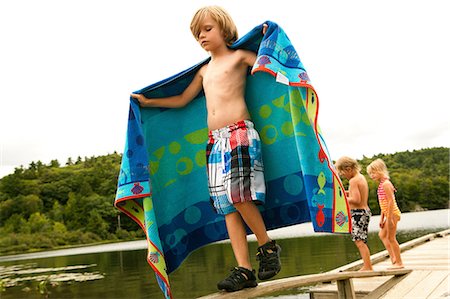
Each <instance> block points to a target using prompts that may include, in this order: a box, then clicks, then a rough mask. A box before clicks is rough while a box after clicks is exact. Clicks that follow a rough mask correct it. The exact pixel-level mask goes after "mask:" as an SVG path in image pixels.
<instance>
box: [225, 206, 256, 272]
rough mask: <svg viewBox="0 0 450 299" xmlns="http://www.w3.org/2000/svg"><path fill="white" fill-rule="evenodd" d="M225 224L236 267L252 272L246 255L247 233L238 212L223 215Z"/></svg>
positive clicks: (248, 257) (247, 254)
mask: <svg viewBox="0 0 450 299" xmlns="http://www.w3.org/2000/svg"><path fill="white" fill-rule="evenodd" d="M225 223H226V225H227V231H228V236H229V237H230V241H231V248H233V253H234V256H235V258H236V261H237V264H238V266H240V267H244V268H247V269H249V270H252V264H251V263H250V256H249V253H248V243H247V232H246V231H245V226H244V223H243V222H242V218H241V215H239V213H238V212H234V213H231V214H227V215H225Z"/></svg>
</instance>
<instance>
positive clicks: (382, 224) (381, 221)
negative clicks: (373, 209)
mask: <svg viewBox="0 0 450 299" xmlns="http://www.w3.org/2000/svg"><path fill="white" fill-rule="evenodd" d="M380 216H381V217H380V228H383V226H384V222H385V221H386V219H385V215H384V212H383V211H382V212H381V215H380Z"/></svg>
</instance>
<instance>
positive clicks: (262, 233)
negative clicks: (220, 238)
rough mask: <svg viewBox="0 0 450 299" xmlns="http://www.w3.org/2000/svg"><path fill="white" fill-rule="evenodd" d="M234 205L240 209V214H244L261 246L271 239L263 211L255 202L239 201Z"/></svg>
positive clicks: (243, 216)
mask: <svg viewBox="0 0 450 299" xmlns="http://www.w3.org/2000/svg"><path fill="white" fill-rule="evenodd" d="M234 207H235V208H236V210H238V211H239V214H240V215H241V216H242V218H243V219H244V221H245V223H246V224H247V225H248V227H249V228H250V230H251V231H252V232H253V233H254V234H255V236H256V239H257V240H258V245H259V246H261V245H264V244H266V243H267V242H269V241H270V238H269V235H268V234H267V229H266V225H265V223H264V220H263V218H262V216H261V213H260V211H259V209H258V207H257V206H256V205H255V204H254V203H253V202H242V203H238V204H235V205H234Z"/></svg>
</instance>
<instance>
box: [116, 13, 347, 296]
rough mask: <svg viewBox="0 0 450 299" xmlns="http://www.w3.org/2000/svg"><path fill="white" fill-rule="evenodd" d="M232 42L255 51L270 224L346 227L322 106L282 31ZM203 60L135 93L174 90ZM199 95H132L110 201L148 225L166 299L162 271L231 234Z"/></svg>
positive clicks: (151, 258)
mask: <svg viewBox="0 0 450 299" xmlns="http://www.w3.org/2000/svg"><path fill="white" fill-rule="evenodd" d="M265 23H266V24H268V28H267V31H266V34H265V35H263V34H262V33H261V32H262V26H263V25H262V24H261V25H259V26H256V27H255V28H254V29H253V30H251V31H250V32H249V33H247V34H246V35H245V36H243V37H242V38H241V39H239V40H238V41H236V42H235V43H234V44H233V45H232V46H231V48H233V49H247V50H250V51H253V52H255V53H257V59H256V63H255V65H254V66H253V68H252V69H251V70H250V71H249V75H248V78H247V88H246V102H247V106H248V109H249V111H250V114H251V117H252V120H253V122H254V123H255V127H256V129H257V130H258V132H259V133H260V136H261V141H262V153H263V159H264V166H265V179H266V186H267V194H266V204H265V205H264V206H263V207H260V209H261V213H262V216H263V218H264V221H265V223H266V226H267V228H268V229H275V228H280V227H284V226H290V225H294V224H298V223H304V222H311V223H312V225H313V227H314V231H316V232H333V233H348V232H350V229H351V224H350V222H349V218H350V217H349V215H350V211H349V207H348V203H347V200H346V197H345V192H344V189H343V186H342V182H341V181H340V179H339V176H338V175H337V174H336V170H335V169H334V166H333V164H332V160H331V159H330V156H329V154H328V150H327V148H326V145H325V141H324V139H323V136H322V133H321V131H320V129H319V126H318V124H317V114H318V108H319V102H318V97H317V93H316V92H315V90H314V88H313V87H312V85H311V83H310V79H309V77H308V75H307V73H306V70H305V68H304V67H303V64H302V63H301V61H300V58H299V56H298V54H297V52H296V50H295V49H294V47H293V46H292V44H291V42H290V40H289V38H288V37H287V35H286V34H285V32H284V31H283V30H282V29H281V28H280V27H279V26H278V25H277V24H275V23H273V22H270V21H267V22H265ZM208 61H209V59H206V60H205V61H202V62H200V63H198V64H197V65H194V66H193V67H191V68H189V69H187V70H185V71H183V72H181V73H179V74H176V75H174V76H172V77H170V78H168V79H165V80H162V81H160V82H158V83H155V84H152V85H150V86H148V87H145V88H143V89H141V90H139V91H137V92H136V93H141V94H144V95H145V96H146V97H167V96H172V95H176V94H180V93H181V92H182V91H183V90H184V89H185V88H186V87H187V86H188V85H189V83H190V82H191V81H192V79H193V77H194V75H195V73H196V71H197V70H198V69H199V68H200V67H201V66H203V65H204V64H206V63H208ZM207 140H208V128H207V124H206V105H205V97H204V94H203V92H201V93H200V94H199V95H198V96H197V97H196V98H195V99H194V100H193V101H192V102H191V103H190V104H189V105H187V106H186V107H183V108H179V109H167V108H141V107H139V105H138V103H137V102H136V101H135V100H133V99H131V100H130V112H129V118H128V132H127V141H126V146H125V150H124V154H123V158H122V165H121V170H120V175H119V179H118V190H117V195H116V200H115V206H116V207H117V208H118V209H120V210H121V211H123V212H124V213H126V214H127V215H128V216H130V217H131V218H133V219H134V220H135V221H136V222H137V223H138V224H139V225H140V226H141V227H142V229H143V230H144V231H145V233H146V235H147V241H148V256H147V261H148V263H149V264H150V265H151V266H152V268H153V269H154V271H155V273H156V278H157V281H158V283H159V285H160V287H161V289H162V290H163V292H164V294H165V296H166V297H167V298H171V292H170V284H169V278H168V274H169V273H171V272H172V271H174V270H175V269H176V268H177V267H178V266H179V265H180V264H181V262H182V261H183V260H184V259H185V258H186V257H187V256H188V255H189V253H190V252H192V251H193V250H195V249H197V248H199V247H200V246H203V245H206V244H209V243H212V242H216V241H219V240H223V239H227V238H228V235H227V231H226V227H225V222H224V217H223V216H221V215H217V214H216V213H215V212H214V210H213V208H212V207H211V205H210V199H209V193H208V185H207V176H206V175H207V174H206V159H205V146H206V143H207Z"/></svg>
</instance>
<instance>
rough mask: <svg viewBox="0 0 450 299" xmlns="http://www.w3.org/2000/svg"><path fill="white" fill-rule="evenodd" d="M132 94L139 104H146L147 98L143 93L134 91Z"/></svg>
mask: <svg viewBox="0 0 450 299" xmlns="http://www.w3.org/2000/svg"><path fill="white" fill-rule="evenodd" d="M130 96H131V97H132V98H133V99H136V100H137V101H138V102H139V105H141V106H143V105H144V103H145V99H146V98H145V96H144V95H142V94H137V93H132V94H130Z"/></svg>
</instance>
